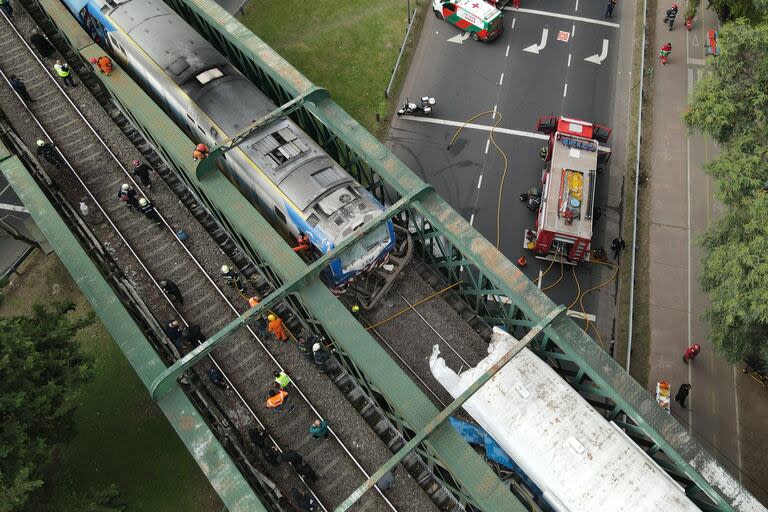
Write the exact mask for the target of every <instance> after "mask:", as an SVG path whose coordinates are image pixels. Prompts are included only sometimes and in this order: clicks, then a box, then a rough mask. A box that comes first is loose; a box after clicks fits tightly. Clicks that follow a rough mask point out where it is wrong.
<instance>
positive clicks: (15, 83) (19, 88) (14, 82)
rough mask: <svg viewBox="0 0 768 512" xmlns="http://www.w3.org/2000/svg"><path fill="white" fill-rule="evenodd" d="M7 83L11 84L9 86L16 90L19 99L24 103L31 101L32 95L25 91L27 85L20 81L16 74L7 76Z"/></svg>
mask: <svg viewBox="0 0 768 512" xmlns="http://www.w3.org/2000/svg"><path fill="white" fill-rule="evenodd" d="M8 83H10V84H11V87H12V88H13V90H14V91H16V92H17V93H18V94H19V96H21V99H22V100H24V102H25V103H32V102H33V101H35V100H33V99H32V97H31V96H30V95H29V93H28V92H27V87H26V86H25V85H24V82H22V81H21V79H20V78H19V77H17V76H16V75H11V76H9V77H8Z"/></svg>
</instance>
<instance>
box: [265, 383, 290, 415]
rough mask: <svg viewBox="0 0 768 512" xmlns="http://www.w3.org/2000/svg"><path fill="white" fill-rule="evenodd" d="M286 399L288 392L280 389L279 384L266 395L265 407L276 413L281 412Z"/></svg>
mask: <svg viewBox="0 0 768 512" xmlns="http://www.w3.org/2000/svg"><path fill="white" fill-rule="evenodd" d="M275 384H277V383H275ZM287 398H288V392H287V391H286V390H284V389H282V388H281V387H280V384H277V385H276V386H275V387H273V388H272V389H271V390H269V395H267V402H266V404H265V405H266V406H267V409H274V410H275V411H276V412H280V411H282V410H283V407H284V405H285V400H286V399H287Z"/></svg>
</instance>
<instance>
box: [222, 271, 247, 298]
mask: <svg viewBox="0 0 768 512" xmlns="http://www.w3.org/2000/svg"><path fill="white" fill-rule="evenodd" d="M221 277H222V278H224V281H225V282H226V283H227V284H228V285H229V286H231V287H232V288H234V289H235V290H237V291H238V292H240V293H243V291H244V290H245V287H244V286H243V283H242V282H241V281H240V274H238V273H237V272H236V271H235V270H234V269H232V268H230V267H229V265H222V266H221Z"/></svg>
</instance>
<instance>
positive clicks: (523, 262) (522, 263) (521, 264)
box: [517, 256, 528, 268]
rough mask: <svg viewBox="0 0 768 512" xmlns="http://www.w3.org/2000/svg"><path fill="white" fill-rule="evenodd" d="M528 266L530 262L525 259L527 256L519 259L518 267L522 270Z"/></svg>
mask: <svg viewBox="0 0 768 512" xmlns="http://www.w3.org/2000/svg"><path fill="white" fill-rule="evenodd" d="M527 265H528V260H526V259H525V256H520V257H519V258H517V266H518V267H520V268H525V267H526V266H527Z"/></svg>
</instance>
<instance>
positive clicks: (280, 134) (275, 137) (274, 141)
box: [251, 127, 309, 169]
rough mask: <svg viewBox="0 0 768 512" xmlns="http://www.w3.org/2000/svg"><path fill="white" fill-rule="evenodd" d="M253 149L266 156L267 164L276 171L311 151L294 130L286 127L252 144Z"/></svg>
mask: <svg viewBox="0 0 768 512" xmlns="http://www.w3.org/2000/svg"><path fill="white" fill-rule="evenodd" d="M251 149H253V150H254V151H256V152H257V153H259V154H261V155H264V157H265V159H266V161H267V164H269V165H270V166H271V167H272V168H273V169H276V168H278V167H280V166H281V165H282V164H284V163H286V162H287V161H289V160H291V159H292V158H295V157H297V156H299V155H301V154H302V153H304V152H306V151H309V146H308V145H307V144H306V143H305V142H304V141H303V140H301V139H299V138H298V137H297V136H296V134H295V133H293V130H291V129H290V128H288V127H285V128H281V129H279V130H277V131H275V132H272V133H271V134H269V135H267V136H266V137H263V138H262V139H260V140H258V141H256V142H255V143H254V144H251Z"/></svg>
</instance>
